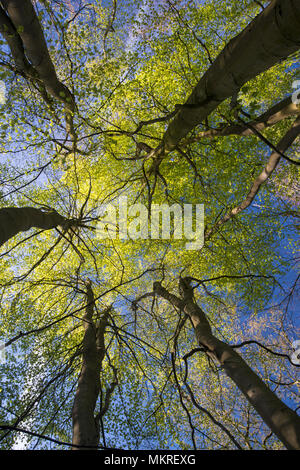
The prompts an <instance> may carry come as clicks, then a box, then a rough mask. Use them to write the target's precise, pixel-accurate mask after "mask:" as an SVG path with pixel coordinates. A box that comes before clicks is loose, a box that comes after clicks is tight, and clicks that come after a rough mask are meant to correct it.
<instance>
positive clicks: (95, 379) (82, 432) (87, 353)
mask: <svg viewBox="0 0 300 470" xmlns="http://www.w3.org/2000/svg"><path fill="white" fill-rule="evenodd" d="M86 300H87V306H86V313H85V316H84V317H83V326H84V330H85V333H84V338H83V351H82V367H81V371H80V375H79V380H78V386H77V390H76V394H75V399H74V403H73V409H72V419H73V439H72V444H74V445H76V446H84V448H85V449H88V448H89V447H90V448H94V449H96V447H97V445H98V444H99V425H98V422H97V419H96V417H95V407H96V402H97V398H98V396H99V392H100V372H101V368H102V361H103V359H104V356H105V343H104V334H105V328H106V325H107V318H108V313H109V309H107V310H105V311H104V313H103V316H102V318H101V320H100V322H99V325H98V326H97V327H96V325H95V323H94V321H93V312H94V294H93V291H92V287H91V284H90V283H88V284H87V290H86ZM78 448H79V447H74V448H73V449H74V450H78Z"/></svg>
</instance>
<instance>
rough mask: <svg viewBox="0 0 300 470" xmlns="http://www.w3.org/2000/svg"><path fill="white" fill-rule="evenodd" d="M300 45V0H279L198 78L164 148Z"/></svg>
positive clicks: (175, 141) (230, 44)
mask: <svg viewBox="0 0 300 470" xmlns="http://www.w3.org/2000/svg"><path fill="white" fill-rule="evenodd" d="M299 46H300V2H299V1H298V0H275V1H273V2H272V3H271V4H270V5H269V6H268V7H267V8H265V10H264V11H262V12H261V13H260V15H258V16H257V17H256V18H255V19H254V20H253V21H252V22H251V23H250V24H249V25H248V26H247V27H246V28H245V29H244V30H243V31H242V32H241V33H240V34H239V35H238V36H236V37H235V38H234V39H232V40H231V41H230V42H229V43H228V44H227V45H226V47H225V48H224V49H223V51H222V52H221V54H220V55H219V56H218V57H217V58H216V60H215V61H214V63H213V64H212V65H211V66H210V67H209V69H208V71H207V72H206V73H205V74H204V75H203V77H202V79H201V80H200V81H199V82H198V84H197V85H196V87H195V88H194V90H193V91H192V93H191V95H190V97H189V98H188V100H187V102H186V103H185V105H183V106H182V107H181V109H180V110H179V111H178V113H177V114H176V116H175V117H174V119H173V120H172V121H171V122H170V124H169V127H168V129H167V131H166V133H165V135H164V138H163V149H164V150H165V151H170V150H172V149H174V148H175V147H176V145H177V144H178V143H179V142H180V140H181V139H182V138H183V137H185V136H186V135H187V134H188V132H190V131H191V130H192V129H193V128H194V127H195V126H197V125H198V124H200V123H201V122H203V120H204V119H205V118H206V117H207V116H208V115H209V114H210V113H211V112H212V111H213V110H214V109H215V108H217V106H219V104H220V103H222V102H223V101H224V100H225V99H226V98H229V97H230V96H232V95H234V94H235V93H237V92H238V90H239V89H240V88H241V87H242V86H243V85H244V84H245V83H246V82H248V81H249V80H251V79H252V78H254V77H256V76H257V75H259V74H260V73H262V72H264V71H265V70H267V69H269V68H270V67H272V66H273V65H275V64H277V63H278V62H280V61H281V60H283V59H286V58H287V57H288V56H289V55H291V54H293V53H294V52H296V51H297V50H298V49H299Z"/></svg>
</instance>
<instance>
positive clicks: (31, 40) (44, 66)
mask: <svg viewBox="0 0 300 470" xmlns="http://www.w3.org/2000/svg"><path fill="white" fill-rule="evenodd" d="M1 3H2V5H3V7H4V8H5V10H6V12H7V14H8V16H9V20H10V23H11V25H12V26H13V27H14V28H15V33H14V35H13V38H12V39H11V40H10V42H9V46H10V49H11V52H12V55H13V57H14V59H15V62H16V64H17V65H20V57H21V56H20V52H21V49H20V46H19V43H20V40H21V42H22V46H23V47H24V50H25V53H26V57H27V58H28V61H29V63H30V64H31V65H32V67H33V68H34V70H35V71H36V72H37V75H38V78H39V80H41V82H42V83H43V84H44V85H45V87H46V89H47V91H48V93H50V95H52V96H53V97H54V98H56V99H58V100H60V101H62V102H63V103H64V104H65V106H66V107H67V109H68V110H69V111H74V98H73V96H72V94H71V92H70V90H69V89H68V88H67V87H66V86H65V85H64V84H63V83H62V82H60V81H59V79H58V78H57V75H56V71H55V67H54V65H53V62H52V60H51V57H50V54H49V51H48V48H47V44H46V40H45V37H44V33H43V30H42V28H41V25H40V22H39V19H38V17H37V15H36V13H35V11H34V8H33V5H32V3H31V1H30V0H2V2H1ZM2 16H3V15H2ZM3 20H4V17H3ZM6 22H7V20H6ZM11 46H13V47H11ZM16 46H18V47H17V48H16ZM16 52H17V54H16ZM24 60H25V61H26V58H25V59H23V62H24Z"/></svg>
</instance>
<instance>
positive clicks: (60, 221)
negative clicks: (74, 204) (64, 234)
mask: <svg viewBox="0 0 300 470" xmlns="http://www.w3.org/2000/svg"><path fill="white" fill-rule="evenodd" d="M66 222H67V219H65V218H64V217H63V216H62V215H60V214H58V213H57V212H55V211H52V212H45V211H42V210H41V209H36V208H34V207H5V208H3V209H0V246H1V245H3V244H4V243H5V242H7V241H8V240H9V239H10V238H12V237H14V236H15V235H16V234H17V233H19V232H26V230H29V229H31V228H33V227H35V228H41V229H44V230H49V229H51V228H54V227H57V226H58V225H62V226H63V225H64V224H66Z"/></svg>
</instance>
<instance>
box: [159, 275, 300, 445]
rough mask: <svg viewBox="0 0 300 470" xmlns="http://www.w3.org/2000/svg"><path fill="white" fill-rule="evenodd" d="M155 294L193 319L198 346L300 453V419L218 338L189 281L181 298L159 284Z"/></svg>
mask: <svg viewBox="0 0 300 470" xmlns="http://www.w3.org/2000/svg"><path fill="white" fill-rule="evenodd" d="M154 292H155V293H157V294H158V295H160V296H161V297H163V298H164V299H166V300H168V301H169V302H170V303H171V304H172V305H173V306H175V307H177V308H179V309H181V310H182V311H184V312H185V313H186V314H187V315H188V316H189V318H190V319H191V321H192V324H193V326H194V328H195V335H196V338H197V341H198V344H199V345H200V346H202V347H203V348H204V349H205V350H206V353H207V354H208V355H209V356H210V357H211V358H213V359H214V360H215V361H217V362H218V363H219V364H220V365H221V366H222V368H223V369H224V371H225V372H226V374H227V375H228V377H230V378H231V379H232V380H233V382H234V383H235V384H236V385H237V387H238V388H239V389H240V390H241V392H242V393H243V394H244V395H245V397H246V398H247V400H248V401H249V402H250V403H251V405H252V406H253V407H254V409H255V410H256V412H257V413H258V414H259V415H260V416H261V418H262V419H263V420H264V422H265V423H266V424H267V425H268V426H269V428H270V429H271V431H272V432H273V433H274V434H276V436H277V437H278V439H280V441H281V442H282V443H283V444H284V445H285V446H286V448H287V449H289V450H300V418H299V416H298V415H297V413H296V412H295V411H293V410H291V409H290V408H289V407H288V406H286V405H285V404H284V403H283V402H282V401H281V400H280V399H279V398H278V397H277V396H276V395H275V393H273V392H272V391H271V390H270V389H269V388H268V387H267V386H266V384H265V383H264V382H263V381H262V380H261V379H260V377H259V376H258V375H257V374H256V373H255V372H254V371H253V370H252V369H251V367H249V366H248V364H247V363H246V362H245V361H244V359H243V358H242V357H241V356H240V355H239V354H238V353H237V352H236V351H235V350H234V349H232V348H231V347H230V346H229V345H228V344H226V343H224V342H223V341H220V340H219V339H218V338H216V337H215V336H214V334H213V333H212V330H211V327H210V324H209V321H208V320H207V317H206V315H205V313H204V312H203V310H202V309H201V308H200V307H199V305H198V304H197V303H196V302H195V301H194V297H193V289H192V287H191V286H190V280H189V278H185V279H181V280H180V292H181V295H182V297H181V298H178V297H177V296H175V295H173V294H171V293H170V292H168V291H167V290H166V289H165V288H163V287H162V286H161V284H160V283H159V282H155V283H154Z"/></svg>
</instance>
